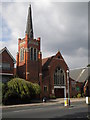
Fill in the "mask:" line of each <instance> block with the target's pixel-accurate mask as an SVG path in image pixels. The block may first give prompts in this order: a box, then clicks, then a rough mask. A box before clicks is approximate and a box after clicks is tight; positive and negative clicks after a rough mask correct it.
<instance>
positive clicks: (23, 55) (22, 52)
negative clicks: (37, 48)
mask: <svg viewBox="0 0 90 120" xmlns="http://www.w3.org/2000/svg"><path fill="white" fill-rule="evenodd" d="M22 60H24V48H23V49H22Z"/></svg>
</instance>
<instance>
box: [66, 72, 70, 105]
mask: <svg viewBox="0 0 90 120" xmlns="http://www.w3.org/2000/svg"><path fill="white" fill-rule="evenodd" d="M67 83H68V106H70V92H69V70H67Z"/></svg>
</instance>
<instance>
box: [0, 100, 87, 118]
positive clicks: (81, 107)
mask: <svg viewBox="0 0 90 120" xmlns="http://www.w3.org/2000/svg"><path fill="white" fill-rule="evenodd" d="M2 117H3V118H87V117H88V105H86V103H85V102H84V101H82V102H75V103H72V104H71V106H70V107H65V106H64V105H63V104H60V103H57V104H52V105H45V103H44V104H43V105H40V106H31V107H28V106H27V107H24V106H23V107H16V108H6V109H3V110H2ZM12 120H13V119H12Z"/></svg>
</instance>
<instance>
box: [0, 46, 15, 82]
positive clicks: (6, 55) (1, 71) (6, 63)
mask: <svg viewBox="0 0 90 120" xmlns="http://www.w3.org/2000/svg"><path fill="white" fill-rule="evenodd" d="M0 58H1V59H0V75H2V82H6V81H8V80H10V78H11V77H13V76H14V64H15V59H14V58H13V56H12V55H11V53H10V52H9V51H8V49H7V48H6V47H5V48H3V49H2V50H1V51H0Z"/></svg>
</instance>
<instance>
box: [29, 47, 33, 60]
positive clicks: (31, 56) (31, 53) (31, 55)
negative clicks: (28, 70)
mask: <svg viewBox="0 0 90 120" xmlns="http://www.w3.org/2000/svg"><path fill="white" fill-rule="evenodd" d="M30 60H33V48H31V49H30Z"/></svg>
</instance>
